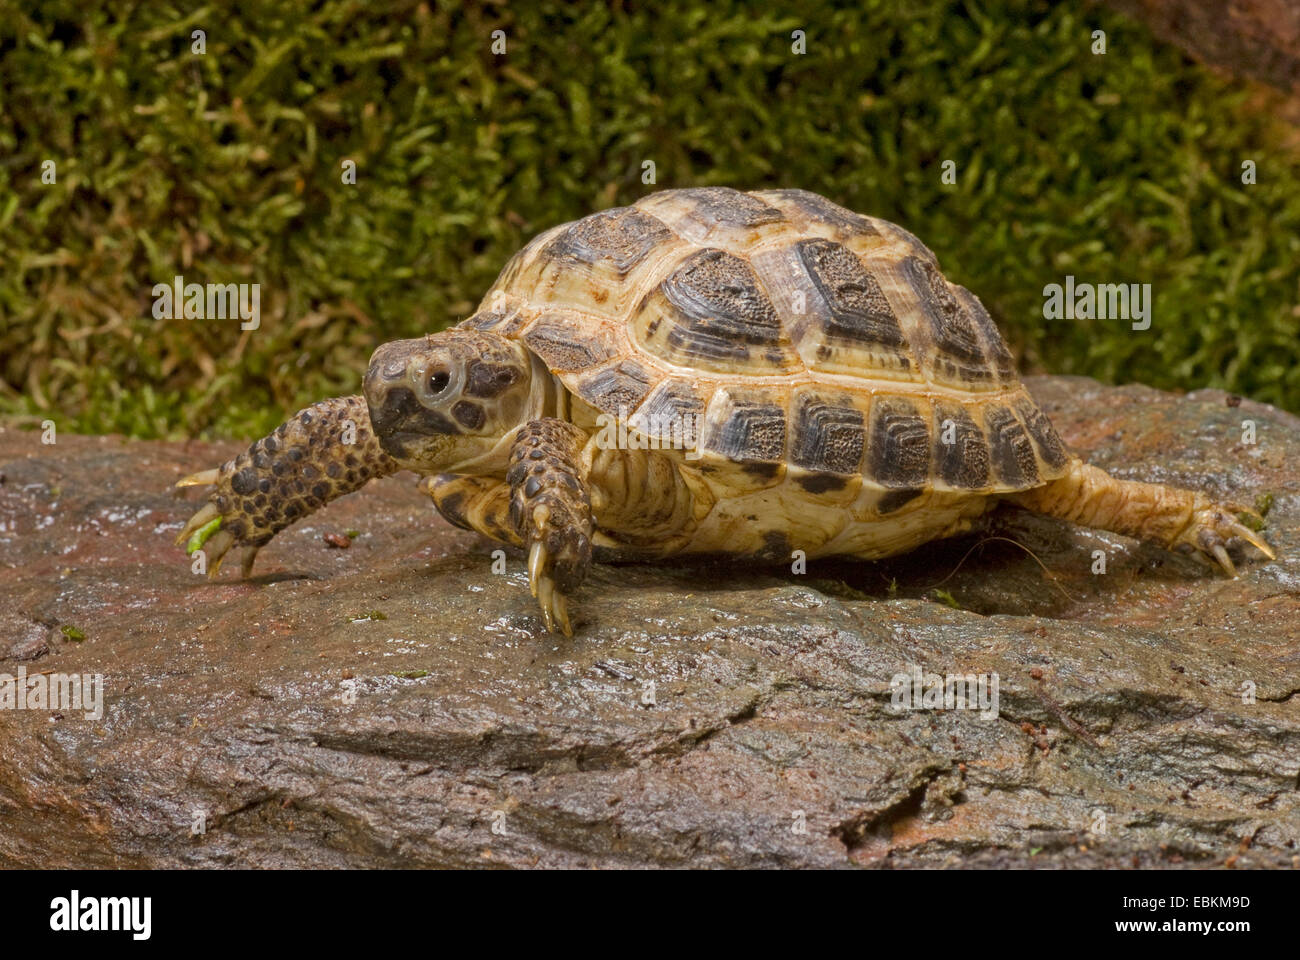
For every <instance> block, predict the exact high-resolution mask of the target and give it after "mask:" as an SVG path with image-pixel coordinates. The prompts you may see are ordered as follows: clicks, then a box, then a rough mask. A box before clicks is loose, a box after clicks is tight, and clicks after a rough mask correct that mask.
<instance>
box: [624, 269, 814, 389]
mask: <svg viewBox="0 0 1300 960" xmlns="http://www.w3.org/2000/svg"><path fill="white" fill-rule="evenodd" d="M632 329H633V331H634V336H635V338H636V340H637V342H638V344H639V345H640V346H641V347H642V348H643V349H644V350H646V352H648V353H652V354H655V355H658V356H660V357H663V358H664V359H665V360H668V361H669V362H671V363H674V364H677V365H678V366H685V367H692V368H696V369H702V370H712V371H717V372H724V373H752V374H759V375H762V374H772V373H778V374H780V373H791V372H794V371H795V370H797V369H798V368H799V367H800V366H801V364H800V362H799V356H798V354H797V353H796V352H795V350H794V347H793V345H792V344H791V343H790V341H789V339H788V337H787V335H786V332H785V330H784V328H783V327H782V324H781V318H780V317H779V316H778V315H777V312H776V309H775V308H774V307H773V305H772V302H771V300H769V299H768V296H767V293H766V292H765V291H764V290H763V288H762V286H761V285H760V284H759V282H758V278H757V277H755V275H754V271H753V269H752V268H751V267H750V265H749V263H748V262H746V261H745V260H742V259H741V258H740V257H737V256H734V255H732V254H730V253H727V252H726V251H724V250H716V249H712V248H709V249H704V250H700V251H697V252H696V253H694V254H692V255H691V256H689V257H687V258H686V259H685V260H684V261H683V262H682V263H681V264H679V265H678V266H677V268H676V269H675V270H674V271H673V272H672V274H671V275H670V276H668V277H667V278H666V279H665V280H664V281H663V282H662V283H661V284H659V286H658V287H657V288H655V289H654V290H653V291H651V292H650V294H649V295H648V296H647V297H646V299H645V300H644V301H643V302H642V304H641V306H640V308H639V309H638V310H637V312H636V314H635V315H634V316H633V318H632Z"/></svg>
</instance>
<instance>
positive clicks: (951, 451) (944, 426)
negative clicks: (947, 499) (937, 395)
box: [934, 402, 991, 490]
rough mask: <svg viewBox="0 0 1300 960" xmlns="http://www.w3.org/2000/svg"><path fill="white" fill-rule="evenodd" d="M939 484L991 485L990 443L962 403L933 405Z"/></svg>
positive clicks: (961, 487)
mask: <svg viewBox="0 0 1300 960" xmlns="http://www.w3.org/2000/svg"><path fill="white" fill-rule="evenodd" d="M934 425H935V429H934V472H935V482H936V486H937V485H940V484H942V485H943V486H945V487H947V488H949V489H952V490H983V489H985V488H987V487H989V486H990V485H991V484H990V474H989V445H988V441H987V440H986V439H985V438H984V434H983V432H982V431H981V430H980V428H979V427H978V426H977V425H976V423H975V420H974V419H973V418H972V417H971V415H970V413H969V412H967V410H966V408H965V407H963V406H962V405H961V404H959V403H951V402H940V403H936V404H935V405H934Z"/></svg>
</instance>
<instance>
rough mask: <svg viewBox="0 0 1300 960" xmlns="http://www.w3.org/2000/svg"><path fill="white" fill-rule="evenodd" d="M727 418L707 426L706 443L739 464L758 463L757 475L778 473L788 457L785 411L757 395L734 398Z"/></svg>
mask: <svg viewBox="0 0 1300 960" xmlns="http://www.w3.org/2000/svg"><path fill="white" fill-rule="evenodd" d="M729 399H730V403H729V405H728V408H727V410H726V416H725V418H723V419H721V420H720V421H717V422H712V423H709V424H708V425H707V426H706V428H705V435H704V446H705V447H706V448H707V449H709V450H711V451H713V452H714V453H716V454H718V455H719V456H722V457H726V458H727V459H728V460H733V461H736V462H738V463H744V464H747V465H750V464H752V465H754V466H755V467H756V468H757V475H763V474H768V475H775V470H774V469H769V468H775V467H776V466H777V465H778V464H779V462H780V461H781V459H782V458H783V457H784V456H785V410H783V409H782V408H781V407H779V406H777V405H776V404H774V403H772V402H771V401H769V400H766V399H764V398H763V397H761V396H757V395H752V394H751V395H747V396H742V397H731V398H729Z"/></svg>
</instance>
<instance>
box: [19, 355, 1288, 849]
mask: <svg viewBox="0 0 1300 960" xmlns="http://www.w3.org/2000/svg"><path fill="white" fill-rule="evenodd" d="M1030 386H1031V389H1032V390H1033V391H1034V393H1035V394H1036V396H1038V397H1039V398H1040V400H1041V401H1042V403H1043V405H1044V407H1045V409H1047V411H1048V412H1049V414H1050V415H1051V417H1052V418H1053V420H1054V422H1055V423H1056V424H1057V426H1058V428H1059V429H1060V431H1061V433H1062V435H1063V436H1064V437H1065V439H1066V441H1067V442H1068V443H1070V444H1071V445H1072V446H1073V447H1074V448H1075V449H1077V450H1079V451H1081V452H1083V453H1084V454H1085V455H1086V456H1087V457H1088V458H1089V459H1090V460H1092V462H1094V463H1097V464H1098V465H1100V466H1103V467H1105V468H1107V469H1110V470H1112V471H1113V472H1115V473H1116V474H1118V475H1120V476H1123V477H1128V478H1134V479H1137V478H1145V479H1156V480H1161V481H1165V482H1171V483H1181V484H1183V485H1186V486H1191V487H1198V488H1202V489H1204V490H1206V491H1208V492H1210V493H1212V494H1214V495H1216V496H1220V497H1225V498H1230V499H1234V500H1237V501H1240V502H1242V503H1245V504H1254V503H1255V502H1256V501H1257V498H1260V497H1261V496H1263V495H1271V497H1272V505H1271V508H1270V509H1269V512H1268V516H1267V523H1268V526H1267V529H1266V531H1265V532H1266V535H1267V536H1268V537H1269V539H1270V540H1271V542H1272V543H1273V544H1274V546H1275V547H1276V548H1277V549H1278V553H1279V559H1278V560H1277V561H1276V562H1272V563H1269V562H1264V561H1262V560H1260V559H1253V560H1250V561H1249V562H1247V563H1245V564H1244V565H1243V567H1242V576H1241V577H1240V579H1237V580H1227V579H1224V578H1222V577H1221V576H1218V575H1216V574H1215V573H1214V572H1212V571H1210V570H1208V569H1205V568H1203V567H1201V566H1200V565H1199V564H1197V563H1196V562H1195V561H1193V560H1190V559H1187V558H1183V557H1177V556H1173V555H1170V554H1167V553H1164V552H1162V551H1160V550H1158V549H1156V548H1153V547H1148V546H1141V545H1138V544H1135V543H1133V542H1132V541H1129V540H1126V539H1124V538H1122V537H1117V536H1114V535H1111V534H1105V533H1098V532H1094V531H1083V530H1075V529H1071V528H1068V527H1064V526H1062V525H1060V524H1057V523H1055V522H1053V521H1050V520H1047V519H1043V518H1039V517H1035V516H1031V515H1029V514H1026V513H1024V512H1022V511H1019V510H1016V509H1014V508H1007V509H1005V510H1004V511H1002V512H1000V513H998V514H997V515H995V517H994V519H993V521H992V523H991V526H990V528H989V529H988V530H985V531H983V532H981V533H978V534H975V535H971V536H968V537H964V538H961V539H957V540H952V541H947V542H944V543H938V544H931V545H928V546H926V547H925V548H923V549H922V550H919V551H917V552H916V553H914V554H911V555H909V556H907V557H901V558H895V559H893V560H890V561H887V562H880V563H814V564H811V565H810V566H809V569H808V571H807V573H806V574H805V575H796V574H793V573H791V572H790V570H789V568H788V567H786V568H783V567H773V568H758V567H753V566H742V567H736V566H729V565H725V564H720V563H706V562H701V563H682V562H675V563H673V564H671V565H663V566H657V567H656V566H640V565H628V566H619V567H610V566H605V567H599V568H597V570H596V571H595V573H594V575H593V576H592V577H591V580H590V581H589V583H588V585H587V586H586V587H584V589H583V590H582V592H581V593H580V595H579V598H578V600H579V602H578V604H577V613H578V617H577V624H576V626H577V628H578V632H577V636H575V637H574V638H573V639H572V640H564V639H562V638H557V637H554V636H551V635H548V634H547V633H545V632H544V630H543V628H542V624H541V621H540V618H539V616H538V614H537V609H536V604H535V602H534V601H533V600H532V598H531V597H530V596H529V594H528V587H527V582H526V577H525V573H524V569H523V564H522V562H521V561H520V559H519V558H518V557H517V556H516V557H514V558H512V559H511V560H510V561H509V563H508V564H507V570H506V572H505V573H504V574H499V575H497V574H493V573H492V564H493V556H492V552H493V551H494V550H495V549H497V548H496V545H494V544H491V543H488V542H487V541H484V540H482V539H480V538H479V537H477V536H476V535H474V534H471V533H466V532H464V531H460V530H457V529H454V528H452V527H450V526H448V525H447V524H445V523H444V522H442V521H441V520H440V519H439V518H437V517H436V515H435V514H434V513H433V511H432V508H431V506H430V505H429V503H428V501H427V499H426V498H424V497H423V496H422V495H421V494H419V493H418V491H416V489H415V484H414V478H413V477H412V476H411V475H409V474H403V475H399V476H396V477H391V478H388V479H386V480H383V481H378V482H374V483H372V484H371V485H370V486H369V487H368V488H367V489H366V490H364V491H362V492H360V493H358V494H355V495H352V496H350V497H346V498H344V499H343V500H340V501H338V502H336V503H334V504H331V505H330V506H329V507H327V508H326V509H325V510H324V511H322V512H321V513H320V514H318V515H316V516H313V517H311V518H309V519H308V520H306V521H304V522H302V523H300V524H299V525H298V526H296V527H294V528H291V529H290V530H289V531H287V532H286V533H285V534H282V535H281V536H280V537H279V538H277V539H276V540H275V541H274V542H273V543H272V544H271V545H270V546H268V547H267V548H266V549H264V550H263V551H262V553H261V555H260V556H259V558H258V566H257V575H256V576H255V577H254V579H253V580H251V581H250V582H247V583H245V582H240V581H238V580H236V579H234V578H233V575H234V569H235V568H236V564H234V563H231V564H228V566H229V567H230V568H232V569H230V570H228V571H227V573H226V574H225V576H223V577H222V578H221V579H220V580H218V581H216V582H211V583H210V582H208V581H207V580H206V579H205V578H202V577H199V576H196V575H194V574H192V573H191V572H190V565H189V562H188V560H187V559H186V558H185V556H184V555H183V553H182V552H181V551H180V550H179V549H178V548H175V547H173V546H172V545H171V540H172V538H173V536H174V535H175V532H176V530H178V529H179V527H180V525H181V523H182V522H183V520H184V519H185V518H186V517H187V516H188V515H189V513H190V512H191V511H192V510H193V508H194V504H195V502H196V497H195V496H194V495H193V493H191V494H190V495H189V496H188V497H181V496H177V495H175V494H173V493H172V492H171V491H170V490H169V487H170V484H171V483H172V482H173V481H174V480H176V479H178V478H179V477H181V476H183V475H185V474H187V473H189V472H191V471H193V470H195V469H199V468H203V467H207V466H210V465H213V464H215V463H218V462H220V461H221V460H223V459H224V458H225V457H227V456H229V455H230V454H231V453H233V452H235V450H236V447H235V446H233V445H222V446H213V445H204V444H197V443H196V444H190V445H180V444H165V443H144V442H128V441H123V440H121V439H119V438H112V437H75V436H67V435H65V434H63V433H60V434H59V442H58V444H57V445H56V446H50V447H46V446H41V445H40V436H39V434H38V433H28V432H23V431H17V430H14V429H7V430H3V431H0V470H2V471H3V472H4V474H5V475H6V478H7V480H6V483H5V484H4V485H3V486H0V594H2V595H3V596H4V597H5V598H6V600H5V606H6V608H7V609H6V611H5V614H4V616H3V618H0V657H3V659H0V673H8V674H17V673H18V671H19V670H20V669H23V670H25V671H27V673H28V674H29V675H31V674H40V673H42V672H50V673H57V674H78V675H90V674H101V675H102V676H103V682H104V705H103V713H102V716H99V717H93V716H90V717H88V716H87V715H86V711H85V710H81V711H70V710H60V711H59V716H60V717H61V718H59V719H56V718H55V717H54V716H53V715H52V713H51V712H50V711H49V710H35V709H29V710H0V738H3V742H4V743H5V750H4V752H3V756H2V757H0V862H4V863H6V864H13V865H23V866H43V867H50V866H71V865H89V866H102V867H125V866H140V865H159V866H184V865H256V866H304V867H306V866H483V865H504V866H538V865H544V866H583V865H586V866H602V867H610V866H623V865H637V864H653V865H663V866H687V865H689V866H736V867H753V866H819V867H835V866H853V865H858V866H876V867H880V866H884V867H889V866H894V867H906V866H945V865H951V866H972V865H981V866H1001V865H1017V866H1024V865H1029V866H1034V865H1044V866H1062V865H1069V866H1117V867H1129V866H1135V865H1136V866H1144V867H1150V866H1157V867H1159V866H1178V867H1189V866H1209V865H1220V864H1223V863H1224V862H1225V861H1226V860H1227V859H1228V858H1229V857H1236V858H1237V859H1236V860H1234V861H1233V863H1234V865H1235V866H1238V867H1244V866H1292V865H1293V863H1295V862H1296V861H1295V858H1296V857H1297V856H1300V849H1297V841H1300V789H1298V787H1300V784H1298V780H1300V696H1297V693H1300V474H1298V472H1297V471H1298V469H1300V468H1298V467H1297V465H1298V464H1300V420H1297V418H1295V417H1293V416H1291V415H1289V414H1286V413H1282V412H1280V411H1277V410H1275V409H1272V408H1270V407H1266V406H1262V405H1260V404H1257V403H1254V402H1252V401H1250V400H1248V399H1246V400H1242V401H1241V402H1240V404H1239V405H1237V406H1232V405H1230V403H1229V402H1228V398H1227V397H1226V395H1225V394H1222V393H1220V392H1217V391H1208V390H1207V391H1199V392H1197V393H1193V394H1190V395H1188V396H1186V397H1177V396H1173V395H1170V394H1165V393H1160V392H1157V391H1154V390H1150V389H1147V388H1143V387H1124V388H1119V389H1116V388H1108V387H1103V386H1100V385H1098V384H1096V383H1094V382H1092V381H1089V380H1084V379H1075V378H1050V379H1037V380H1032V381H1031V382H1030ZM1243 421H1252V422H1253V424H1254V430H1255V438H1256V440H1257V442H1256V443H1253V444H1252V443H1246V442H1243V436H1244V435H1245V434H1248V431H1245V428H1243ZM1261 502H1262V501H1261ZM339 530H349V531H351V530H356V531H359V534H358V535H357V536H356V537H355V539H353V540H352V546H351V548H350V549H348V550H337V549H330V548H329V547H328V546H327V544H326V542H325V540H324V539H323V537H322V534H323V533H326V532H334V531H339ZM1097 551H1100V556H1102V557H1104V559H1105V572H1104V573H1095V572H1094V570H1095V569H1096V567H1097V560H1096V556H1097V555H1098V554H1097V553H1096V552H1097ZM64 628H70V630H71V631H72V632H70V631H69V630H65V629H64ZM75 632H80V633H81V634H82V635H84V639H82V640H80V641H79V642H78V641H76V640H75ZM37 637H39V638H41V640H42V641H43V642H45V643H46V645H47V647H48V652H47V653H45V654H44V655H42V656H40V659H39V660H37V661H35V662H32V661H30V660H24V659H22V658H23V656H24V653H23V651H30V650H32V649H34V648H33V647H32V644H33V643H34V641H35V638H37ZM914 671H920V674H921V681H922V687H924V686H925V685H926V679H927V677H928V676H929V675H931V674H936V675H949V674H953V675H956V674H960V675H962V676H965V675H968V674H971V675H979V676H988V677H991V676H993V675H996V677H997V678H998V682H999V686H998V710H997V713H996V714H994V713H993V712H992V711H983V712H980V711H974V710H968V709H947V710H943V709H915V710H901V711H900V710H896V709H895V708H894V706H893V703H892V696H891V680H892V679H893V678H894V677H895V676H896V675H898V674H908V675H912V674H913V673H914ZM986 692H989V691H988V690H987V688H986ZM954 706H955V705H954Z"/></svg>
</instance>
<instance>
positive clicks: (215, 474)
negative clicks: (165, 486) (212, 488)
mask: <svg viewBox="0 0 1300 960" xmlns="http://www.w3.org/2000/svg"><path fill="white" fill-rule="evenodd" d="M220 476H221V468H220V467H213V468H212V469H211V470H200V471H199V472H198V473H191V474H190V475H189V476H188V477H185V478H184V479H181V480H177V481H176V486H178V487H202V486H208V485H211V484H214V483H216V482H217V479H218V478H219V477H220Z"/></svg>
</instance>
